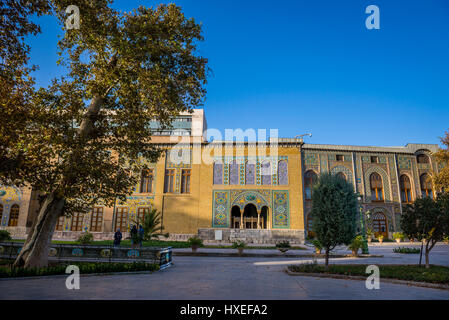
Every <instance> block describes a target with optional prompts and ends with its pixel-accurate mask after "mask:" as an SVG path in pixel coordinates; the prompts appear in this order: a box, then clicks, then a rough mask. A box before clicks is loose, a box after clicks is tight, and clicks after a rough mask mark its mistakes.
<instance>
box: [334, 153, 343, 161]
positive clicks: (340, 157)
mask: <svg viewBox="0 0 449 320" xmlns="http://www.w3.org/2000/svg"><path fill="white" fill-rule="evenodd" d="M336 158H337V161H345V158H344V157H343V155H342V154H337V156H336Z"/></svg>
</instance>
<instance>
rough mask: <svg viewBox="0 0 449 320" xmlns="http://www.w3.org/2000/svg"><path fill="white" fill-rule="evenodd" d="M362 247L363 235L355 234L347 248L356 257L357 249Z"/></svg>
mask: <svg viewBox="0 0 449 320" xmlns="http://www.w3.org/2000/svg"><path fill="white" fill-rule="evenodd" d="M362 247H363V237H362V236H357V237H355V238H354V239H353V240H352V242H351V243H350V244H349V246H348V249H349V250H351V251H352V255H353V256H354V257H357V255H358V252H359V249H361V248H362Z"/></svg>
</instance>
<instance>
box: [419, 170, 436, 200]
mask: <svg viewBox="0 0 449 320" xmlns="http://www.w3.org/2000/svg"><path fill="white" fill-rule="evenodd" d="M419 181H420V182H421V194H422V196H423V197H431V198H432V199H433V190H432V179H431V178H430V176H429V175H428V174H427V173H424V174H422V175H421V177H420V179H419Z"/></svg>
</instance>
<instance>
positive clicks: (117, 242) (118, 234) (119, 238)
mask: <svg viewBox="0 0 449 320" xmlns="http://www.w3.org/2000/svg"><path fill="white" fill-rule="evenodd" d="M121 241H122V233H121V232H120V228H118V229H117V231H116V232H115V233H114V248H118V247H120V242H121Z"/></svg>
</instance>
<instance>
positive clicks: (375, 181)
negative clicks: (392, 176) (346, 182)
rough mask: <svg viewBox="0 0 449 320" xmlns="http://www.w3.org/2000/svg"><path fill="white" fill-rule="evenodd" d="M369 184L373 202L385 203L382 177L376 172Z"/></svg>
mask: <svg viewBox="0 0 449 320" xmlns="http://www.w3.org/2000/svg"><path fill="white" fill-rule="evenodd" d="M369 182H370V186H371V201H377V202H383V201H384V197H383V187H382V177H381V176H380V175H379V174H378V173H376V172H374V173H372V174H371V176H370V177H369Z"/></svg>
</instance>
